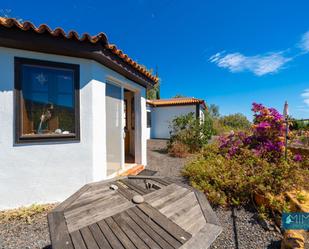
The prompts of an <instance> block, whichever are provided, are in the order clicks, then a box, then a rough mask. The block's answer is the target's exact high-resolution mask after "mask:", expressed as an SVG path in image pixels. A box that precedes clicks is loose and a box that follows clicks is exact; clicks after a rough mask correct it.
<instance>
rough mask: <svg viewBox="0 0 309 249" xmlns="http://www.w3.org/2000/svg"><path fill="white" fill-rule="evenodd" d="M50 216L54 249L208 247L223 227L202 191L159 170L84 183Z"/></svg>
mask: <svg viewBox="0 0 309 249" xmlns="http://www.w3.org/2000/svg"><path fill="white" fill-rule="evenodd" d="M112 184H114V185H116V186H117V187H118V189H117V190H112V189H111V188H110V187H111V185H112ZM134 195H142V196H143V197H144V202H143V203H141V204H134V203H133V202H132V198H133V196H134ZM48 220H49V227H50V235H51V241H52V246H53V249H103V248H104V249H105V248H107V249H122V248H123V249H140V248H141V249H147V248H149V249H150V248H151V249H152V248H153V249H169V248H170V249H173V248H174V249H176V248H182V249H185V248H191V249H193V248H194V249H199V248H200V249H205V248H208V247H209V246H210V244H211V243H212V242H213V241H214V240H215V238H216V237H217V236H218V235H219V234H220V232H221V230H222V229H221V227H220V225H219V223H218V219H217V217H216V215H215V214H214V212H213V211H212V209H211V207H210V205H209V203H208V201H207V199H206V197H205V195H204V194H203V193H201V192H199V191H197V190H195V189H193V188H190V187H189V186H187V185H184V184H182V183H179V182H177V181H175V180H174V179H170V178H162V177H156V176H129V177H123V178H121V179H117V180H109V181H103V182H98V183H93V184H88V185H85V186H84V187H83V188H81V189H80V190H79V191H77V192H76V193H75V194H74V195H72V196H71V197H69V198H68V199H67V200H65V201H64V202H62V203H61V204H60V205H59V206H58V207H56V208H55V209H54V210H53V211H52V212H51V213H50V214H49V215H48Z"/></svg>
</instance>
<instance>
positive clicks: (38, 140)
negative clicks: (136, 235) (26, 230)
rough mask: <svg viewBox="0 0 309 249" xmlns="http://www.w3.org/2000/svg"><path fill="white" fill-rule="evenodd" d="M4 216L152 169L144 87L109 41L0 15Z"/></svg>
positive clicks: (146, 78) (140, 71) (140, 70)
mask: <svg viewBox="0 0 309 249" xmlns="http://www.w3.org/2000/svg"><path fill="white" fill-rule="evenodd" d="M0 70H1V72H0V196H1V198H0V209H6V208H13V207H17V206H21V205H28V204H32V203H47V202H55V201H61V200H63V199H65V198H66V197H67V196H69V195H70V194H72V193H73V192H75V191H76V190H77V189H78V188H80V187H81V186H83V185H84V184H86V183H89V182H93V181H98V180H102V179H106V178H110V177H114V176H116V175H119V174H125V173H126V172H127V171H128V170H130V172H132V170H139V169H140V168H141V167H142V166H143V165H146V163H147V159H146V139H147V127H146V99H145V96H146V87H148V86H152V85H154V84H155V83H156V82H157V80H158V79H157V78H156V77H154V76H152V75H151V73H149V72H148V71H147V70H145V69H144V67H141V66H140V65H138V64H137V63H136V62H134V61H133V60H132V59H131V58H129V57H128V56H127V55H126V54H124V53H123V52H122V51H121V50H119V49H117V48H116V46H114V45H110V44H109V43H108V41H107V38H106V36H105V35H104V34H103V33H100V34H98V35H96V36H90V35H89V34H83V35H82V36H78V34H77V33H76V32H74V31H71V32H69V33H65V32H64V31H63V30H62V29H61V28H57V29H55V30H51V29H50V28H49V27H48V26H47V25H41V26H40V27H38V28H36V27H34V25H33V24H31V23H30V22H23V23H20V22H18V21H16V20H15V19H8V18H0Z"/></svg>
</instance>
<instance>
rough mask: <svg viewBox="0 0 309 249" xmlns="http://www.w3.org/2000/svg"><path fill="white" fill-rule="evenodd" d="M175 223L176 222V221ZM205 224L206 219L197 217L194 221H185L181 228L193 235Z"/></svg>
mask: <svg viewBox="0 0 309 249" xmlns="http://www.w3.org/2000/svg"><path fill="white" fill-rule="evenodd" d="M176 224H177V223H176ZM205 225H206V221H205V218H204V217H201V216H199V217H197V218H196V219H195V220H194V222H191V223H187V224H186V225H185V226H184V227H183V228H184V229H185V230H186V231H187V232H188V233H190V234H192V236H195V234H197V233H198V232H199V231H200V230H201V229H202V228H203V227H204V226H205Z"/></svg>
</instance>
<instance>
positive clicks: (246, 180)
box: [183, 144, 308, 205]
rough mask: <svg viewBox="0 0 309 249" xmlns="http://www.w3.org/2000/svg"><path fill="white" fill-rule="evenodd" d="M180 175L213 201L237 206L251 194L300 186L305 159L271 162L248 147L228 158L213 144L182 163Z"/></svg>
mask: <svg viewBox="0 0 309 249" xmlns="http://www.w3.org/2000/svg"><path fill="white" fill-rule="evenodd" d="M306 165H307V166H306ZM183 175H184V176H186V177H188V178H189V180H190V182H191V184H192V186H194V187H196V188H198V189H200V190H202V191H204V192H205V193H207V197H208V198H209V200H210V201H211V202H212V203H213V204H217V205H227V204H229V205H241V204H245V203H248V202H250V201H251V200H252V197H253V195H254V194H255V193H257V194H266V193H269V194H272V195H278V194H280V193H282V192H284V191H288V190H291V189H293V188H295V187H298V186H304V185H305V184H306V183H305V179H308V161H307V162H306V161H302V162H294V161H293V160H289V161H284V160H280V161H278V162H276V163H271V162H268V161H266V160H265V159H263V158H261V157H259V156H257V155H256V154H255V153H253V152H252V151H250V150H248V149H240V151H239V153H238V154H237V155H235V156H233V157H231V158H228V157H226V156H224V155H222V154H221V151H220V149H219V147H218V145H216V144H213V145H208V146H206V147H205V148H204V149H203V151H202V152H201V153H200V155H199V157H198V159H195V160H194V161H191V162H189V163H188V164H187V165H186V167H185V169H184V171H183Z"/></svg>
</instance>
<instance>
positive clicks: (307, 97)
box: [300, 89, 309, 106]
mask: <svg viewBox="0 0 309 249" xmlns="http://www.w3.org/2000/svg"><path fill="white" fill-rule="evenodd" d="M300 96H301V97H302V98H303V101H304V103H305V104H306V105H307V106H309V89H305V90H304V92H303V93H302V94H301V95H300Z"/></svg>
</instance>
